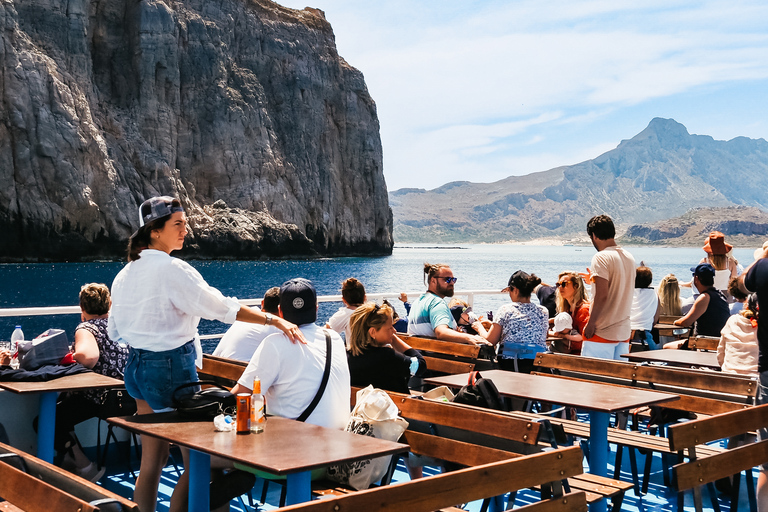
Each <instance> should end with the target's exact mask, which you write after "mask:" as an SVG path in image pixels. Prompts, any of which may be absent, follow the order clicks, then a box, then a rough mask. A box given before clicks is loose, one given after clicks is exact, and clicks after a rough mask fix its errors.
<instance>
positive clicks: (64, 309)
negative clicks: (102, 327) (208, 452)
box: [0, 290, 502, 339]
mask: <svg viewBox="0 0 768 512" xmlns="http://www.w3.org/2000/svg"><path fill="white" fill-rule="evenodd" d="M422 293H424V292H423V290H420V291H413V292H406V294H407V295H408V296H409V297H411V298H414V297H418V296H419V295H421V294H422ZM501 294H502V292H500V291H498V290H461V291H459V290H457V291H456V295H455V296H457V297H466V301H467V304H469V305H470V306H472V305H473V304H474V301H475V297H476V296H478V295H501ZM399 296H400V292H393V293H368V294H366V297H367V298H368V300H373V301H376V302H381V301H382V300H384V299H387V300H388V301H390V302H391V303H392V304H395V302H394V301H397V300H398V297H399ZM317 301H318V302H341V295H319V296H318V297H317ZM239 302H240V304H243V305H245V306H259V305H261V298H257V299H242V300H240V301H239ZM79 314H80V306H48V307H28V308H0V317H22V316H50V315H79ZM221 336H223V334H207V335H204V336H200V338H201V339H215V338H220V337H221Z"/></svg>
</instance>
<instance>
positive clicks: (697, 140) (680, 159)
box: [390, 118, 768, 243]
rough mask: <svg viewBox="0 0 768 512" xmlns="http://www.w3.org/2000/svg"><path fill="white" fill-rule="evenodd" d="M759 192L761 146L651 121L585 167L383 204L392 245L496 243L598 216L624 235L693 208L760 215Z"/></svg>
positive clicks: (416, 193) (405, 192)
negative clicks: (389, 215) (389, 213)
mask: <svg viewBox="0 0 768 512" xmlns="http://www.w3.org/2000/svg"><path fill="white" fill-rule="evenodd" d="M765 190H768V142H766V141H765V140H764V139H757V140H755V139H748V138H746V137H737V138H735V139H733V140H729V141H718V140H714V139H713V138H712V137H709V136H706V135H691V134H689V133H688V130H686V128H685V126H683V125H682V124H680V123H678V122H676V121H674V120H673V119H660V118H656V119H653V120H652V121H651V122H650V123H649V125H648V127H647V128H646V129H645V130H643V131H642V132H640V133H639V134H637V135H636V136H634V137H632V138H631V139H629V140H624V141H622V142H621V143H620V144H619V145H618V146H617V147H616V148H615V149H613V150H611V151H608V152H606V153H604V154H602V155H600V156H597V157H596V158H594V159H593V160H588V161H586V162H581V163H578V164H574V165H570V166H566V167H558V168H556V169H551V170H549V171H544V172H537V173H532V174H528V175H526V176H511V177H509V178H505V179H503V180H500V181H497V182H495V183H469V182H455V183H448V184H446V185H443V186H442V187H439V188H437V189H434V190H429V191H427V190H415V189H402V190H397V191H394V192H391V193H390V204H391V205H392V209H393V211H394V217H395V236H396V238H397V240H398V242H407V241H411V242H416V241H424V242H426V241H434V240H435V239H439V240H442V241H444V242H452V243H455V242H461V241H465V242H472V241H475V242H501V241H507V240H519V241H524V240H530V239H535V238H546V237H558V238H574V237H584V236H585V230H586V224H587V220H588V219H589V218H590V217H592V216H593V215H597V214H600V213H607V214H609V215H611V216H612V217H613V218H614V220H615V221H616V222H617V223H618V224H619V225H620V226H622V227H626V226H628V225H630V224H638V223H648V222H655V221H659V220H662V219H667V218H670V217H676V216H679V215H682V214H683V213H685V212H686V211H688V210H690V209H692V208H696V207H701V206H708V207H724V206H731V205H744V206H754V207H758V208H762V209H768V196H766V195H765ZM734 212H735V213H738V211H734ZM734 220H737V219H734ZM696 243H698V242H696Z"/></svg>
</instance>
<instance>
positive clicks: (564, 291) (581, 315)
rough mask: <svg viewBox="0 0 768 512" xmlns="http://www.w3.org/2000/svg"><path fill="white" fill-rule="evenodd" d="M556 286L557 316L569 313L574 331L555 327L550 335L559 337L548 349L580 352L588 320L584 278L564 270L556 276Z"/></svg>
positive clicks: (572, 352) (568, 352)
mask: <svg viewBox="0 0 768 512" xmlns="http://www.w3.org/2000/svg"><path fill="white" fill-rule="evenodd" d="M556 288H557V291H556V292H555V301H556V303H557V311H558V316H559V315H562V314H566V315H569V316H570V317H571V323H572V325H573V331H576V332H573V331H570V332H565V330H566V329H565V328H562V329H557V328H555V329H554V330H553V331H551V332H550V335H551V336H553V337H558V338H561V339H560V340H555V341H554V342H552V343H551V344H550V350H552V351H553V352H560V353H567V354H581V345H582V342H583V341H584V338H583V336H582V333H583V332H584V327H585V326H586V325H587V322H588V321H589V301H588V300H587V289H586V286H585V285H584V279H583V278H582V276H581V275H580V274H579V273H577V272H573V271H570V270H566V271H565V272H561V273H560V275H558V276H557V285H556ZM561 322H562V320H561ZM561 325H562V324H561Z"/></svg>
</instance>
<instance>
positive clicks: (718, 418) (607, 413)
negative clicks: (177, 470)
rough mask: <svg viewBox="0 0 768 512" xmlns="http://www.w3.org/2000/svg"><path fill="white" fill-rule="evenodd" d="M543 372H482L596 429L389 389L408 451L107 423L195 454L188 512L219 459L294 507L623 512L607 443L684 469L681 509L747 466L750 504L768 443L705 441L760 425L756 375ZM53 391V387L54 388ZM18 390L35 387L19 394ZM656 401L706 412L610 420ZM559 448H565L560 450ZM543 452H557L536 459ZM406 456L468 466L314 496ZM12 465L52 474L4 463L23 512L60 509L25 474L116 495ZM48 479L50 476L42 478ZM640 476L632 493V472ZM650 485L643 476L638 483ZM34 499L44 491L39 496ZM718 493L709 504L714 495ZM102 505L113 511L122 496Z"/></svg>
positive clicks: (272, 434)
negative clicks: (525, 497) (526, 497)
mask: <svg viewBox="0 0 768 512" xmlns="http://www.w3.org/2000/svg"><path fill="white" fill-rule="evenodd" d="M427 341H428V342H433V343H431V344H429V343H426V344H425V343H422V342H420V341H419V342H416V343H422V344H421V346H422V347H426V346H430V347H431V348H432V349H433V350H437V349H444V348H443V347H441V346H440V344H441V343H445V342H437V341H436V340H427ZM409 343H410V341H409ZM416 343H413V344H412V346H415V344H416ZM463 347H464V348H467V347H468V346H463ZM472 348H473V349H474V348H477V347H472ZM449 357H451V358H453V357H468V358H472V357H473V355H472V354H469V353H468V354H465V355H461V356H459V355H449ZM474 357H477V355H476V354H475V355H474ZM245 365H246V363H243V362H240V361H233V360H229V359H224V358H216V357H213V356H206V357H205V358H204V364H203V370H202V371H201V372H200V373H201V378H210V377H215V378H216V379H219V380H220V381H221V382H222V383H224V384H230V385H231V384H233V383H234V382H236V380H237V378H239V376H240V374H241V373H242V371H243V369H244V367H245ZM536 365H537V366H539V367H540V369H541V370H542V371H544V370H547V371H555V372H558V373H559V375H551V374H548V375H544V374H533V375H527V374H520V373H513V372H504V371H501V370H488V371H483V377H485V378H490V379H491V380H493V382H494V383H495V385H496V387H497V388H498V389H499V392H500V393H501V394H502V395H503V396H508V397H516V398H524V399H527V400H535V401H540V402H543V403H550V404H559V405H566V406H571V407H576V408H578V409H581V410H586V411H588V412H589V416H590V421H589V423H581V422H578V421H573V420H568V419H561V418H556V417H552V418H550V417H547V416H543V415H539V414H534V413H526V412H520V411H512V412H501V411H491V410H487V409H480V408H476V407H471V406H466V405H460V404H453V403H442V402H433V401H428V400H423V399H421V398H419V397H413V396H406V395H399V394H396V393H390V397H391V398H392V399H393V401H394V402H395V404H396V405H397V406H398V408H399V409H400V414H401V416H403V417H404V418H406V419H407V420H409V421H411V422H413V425H412V427H411V428H409V429H408V430H407V431H406V433H405V435H404V440H405V441H406V442H407V443H408V444H402V443H393V442H388V441H383V440H380V439H375V438H370V437H366V436H359V435H355V434H351V433H348V432H343V431H337V430H331V429H325V428H322V427H317V426H314V425H309V424H305V423H301V422H296V421H293V420H286V419H283V418H276V417H273V418H270V419H269V421H268V422H267V427H266V428H265V431H264V433H262V434H258V435H248V436H237V435H235V434H234V433H232V432H214V429H213V426H212V423H211V422H209V421H208V422H197V423H196V422H189V421H188V420H182V419H181V418H179V417H178V415H177V414H176V413H163V414H153V415H143V416H132V417H122V418H110V419H109V420H108V421H109V422H110V423H111V424H113V425H116V426H119V427H121V428H124V429H127V430H129V431H131V432H136V433H140V434H144V435H150V436H154V437H158V438H161V439H165V440H167V441H170V442H172V443H175V444H178V445H179V446H183V447H187V448H189V449H190V467H189V468H188V470H189V475H190V486H189V489H190V490H189V493H190V495H189V503H190V510H193V511H199V510H208V502H209V498H208V493H209V485H208V483H209V481H210V471H209V470H210V456H211V455H215V456H221V457H224V458H226V459H230V460H234V461H236V462H239V463H240V464H243V465H245V466H249V467H253V468H256V469H259V470H262V471H266V472H269V473H272V474H275V475H285V476H286V487H287V503H288V507H287V508H285V510H306V511H308V512H309V511H314V510H318V511H321V510H322V511H325V510H328V511H331V510H333V511H344V510H373V509H375V510H393V511H394V510H398V512H402V511H403V510H413V511H420V510H423V511H425V512H427V511H434V510H446V511H447V510H452V509H451V507H452V506H454V505H456V504H457V503H465V502H469V501H473V500H477V499H484V500H485V502H484V505H483V506H484V508H485V507H490V508H491V510H501V509H503V499H502V498H501V496H502V495H505V494H506V493H510V495H509V499H508V501H509V503H510V505H508V507H511V504H512V503H514V501H515V493H516V491H518V490H521V489H526V488H535V489H537V490H539V491H540V493H541V501H540V502H537V503H535V504H533V505H529V506H527V507H525V508H526V510H528V509H529V508H530V509H531V510H533V509H535V510H536V511H539V510H542V511H544V510H553V511H554V510H563V511H571V510H572V511H576V510H579V511H584V510H586V504H587V503H589V504H590V505H589V508H590V510H592V511H593V512H602V511H605V510H606V498H612V499H613V501H614V508H613V510H619V509H620V507H621V500H622V497H623V493H624V492H625V491H626V490H627V489H629V488H631V487H632V484H630V483H627V482H622V481H619V480H618V479H617V478H616V477H617V476H618V471H617V473H616V474H615V475H614V478H608V476H607V466H608V456H609V453H610V451H609V443H615V444H617V445H618V446H619V449H617V451H616V453H617V458H618V460H617V461H616V464H615V465H616V466H617V467H618V468H620V467H621V459H620V457H621V453H623V449H624V448H628V449H630V456H631V459H632V463H633V465H634V452H633V451H632V450H633V449H637V448H641V449H645V450H650V451H652V452H657V453H659V452H660V453H662V454H665V455H667V456H673V457H675V458H676V461H677V463H676V464H675V465H674V468H673V472H674V477H675V478H674V479H673V481H672V483H673V484H674V485H675V487H676V489H678V490H679V491H681V492H680V493H679V495H678V496H679V503H680V504H682V499H683V498H682V491H684V490H687V489H693V490H694V502H695V504H696V507H697V510H701V507H702V503H701V502H702V499H701V489H700V486H701V485H704V484H707V483H708V482H712V481H714V480H716V479H718V478H722V477H723V476H729V475H734V474H738V473H739V472H740V471H742V470H746V471H747V476H748V478H747V483H748V490H750V492H751V497H752V496H754V489H750V484H751V483H752V476H751V472H750V470H751V468H752V467H754V466H755V465H756V464H758V463H761V462H764V461H768V444H766V443H768V441H766V442H761V443H750V444H747V445H744V446H740V447H738V448H732V449H731V448H725V447H722V446H719V445H718V446H711V445H710V444H707V443H711V442H713V441H717V440H720V439H723V438H728V437H733V436H737V435H748V434H749V433H750V432H752V431H754V430H755V429H757V428H758V427H759V426H762V425H768V406H761V407H754V406H753V404H754V396H755V393H756V389H757V388H756V384H757V383H756V379H750V378H745V377H738V376H732V375H724V374H721V373H714V372H705V371H700V370H689V369H678V368H669V367H663V368H662V367H657V366H653V365H648V364H638V363H625V362H616V361H605V360H594V359H590V358H584V357H581V356H568V355H562V354H548V353H544V354H539V356H538V357H537V359H536ZM457 368H459V367H458V366H457V367H456V368H454V370H455V369H457ZM461 368H464V366H461ZM73 377H77V376H73ZM81 380H82V378H81ZM112 380H113V379H112ZM62 381H63V379H62ZM50 382H55V381H50ZM116 382H117V383H118V384H115V383H105V384H104V386H98V387H108V386H112V385H119V384H120V383H119V381H116ZM425 382H426V383H428V384H430V385H446V386H449V387H453V388H459V387H461V386H463V385H465V384H466V383H467V374H466V373H461V374H456V375H450V374H449V375H445V376H437V377H430V378H427V379H425ZM8 384H10V383H0V387H3V388H5V389H9V390H11V391H14V389H12V388H11V387H9V386H8ZM15 384H18V383H15ZM26 384H50V383H26ZM66 384H67V383H65V382H62V383H59V385H58V386H56V385H52V386H42V387H37V388H36V391H34V392H40V393H49V394H50V395H52V396H53V398H52V403H53V414H51V411H50V409H51V405H50V404H51V398H50V397H47V398H45V399H41V405H40V417H41V419H43V418H48V419H49V420H50V422H51V425H52V424H53V423H54V421H53V419H54V418H55V403H56V402H55V397H56V391H61V390H65V389H66V390H69V389H81V388H76V387H73V386H75V385H76V383H74V381H73V382H70V386H67V385H66ZM90 387H97V386H95V385H91V386H90ZM54 388H55V389H56V391H53V389H54ZM619 390H620V392H618V391H619ZM14 392H19V393H21V392H28V393H29V392H33V391H31V390H28V391H21V390H20V389H19V388H17V390H15V391H14ZM353 400H354V394H353ZM659 404H661V405H663V406H664V407H667V408H670V409H676V410H682V411H686V412H693V413H696V414H699V415H705V414H706V415H708V416H707V417H702V418H699V419H696V420H693V421H689V422H685V423H679V424H674V425H672V426H670V427H669V429H668V435H667V437H661V436H654V435H649V434H648V433H640V432H634V431H629V430H624V429H622V428H617V427H611V426H610V425H609V422H610V418H611V415H612V414H616V413H621V412H623V411H629V410H632V409H637V408H642V407H645V406H649V405H659ZM42 423H43V422H42V421H41V424H42ZM552 424H555V425H558V426H560V427H561V428H562V429H563V431H564V432H565V433H567V434H569V435H571V436H574V437H579V438H583V439H588V440H589V445H588V451H587V455H588V461H589V472H588V473H585V472H584V469H583V465H582V464H583V462H582V458H583V454H582V450H581V449H579V448H578V447H566V448H562V447H559V446H558V445H557V442H556V440H555V439H554V438H555V437H556V436H555V435H554V430H553V429H552V428H551V425H552ZM419 425H421V427H419ZM423 425H429V426H430V428H429V429H427V430H425V429H424V428H423ZM51 428H52V427H51ZM41 430H42V429H41ZM49 441H50V444H49ZM52 444H53V438H52V431H51V432H50V433H46V434H45V435H44V436H42V437H39V450H40V451H39V456H40V458H41V459H46V458H49V457H50V458H52V454H53V448H52ZM553 446H554V447H557V448H555V449H552V447H553ZM543 449H547V450H549V451H546V452H542V450H543ZM3 451H13V450H12V449H11V448H10V447H6V446H4V445H0V452H3ZM408 451H411V452H413V453H415V454H420V455H423V456H427V457H432V458H434V459H439V460H440V461H444V462H441V463H445V462H447V463H453V464H454V465H456V466H457V467H461V466H469V467H466V468H464V469H459V470H456V471H451V472H448V473H444V474H440V475H437V476H431V477H427V478H423V479H418V480H414V481H410V482H405V483H399V484H390V485H382V486H380V487H378V488H374V489H369V490H366V491H355V492H348V491H342V490H341V488H340V487H339V486H338V485H336V486H335V488H336V489H337V490H338V491H339V492H330V493H324V499H322V500H315V501H310V500H311V498H312V484H311V482H310V472H311V470H312V469H316V468H322V467H325V466H328V465H330V464H338V463H343V462H349V461H354V460H359V459H364V458H371V457H377V456H385V455H392V454H394V455H398V456H399V455H400V454H404V453H405V452H408ZM15 457H17V458H18V457H21V458H24V459H25V460H26V461H29V462H27V464H28V465H34V467H36V468H37V467H42V468H45V472H40V471H38V472H37V473H34V472H28V473H29V474H27V475H26V476H20V475H19V474H17V473H21V472H19V471H18V468H14V467H11V466H10V465H9V464H7V462H8V461H6V460H4V459H3V458H2V455H0V471H2V473H0V497H3V498H5V499H7V500H9V501H11V502H12V503H13V502H14V500H15V501H18V503H16V504H17V506H19V507H20V508H21V509H22V510H27V511H28V512H35V511H36V510H52V509H51V508H49V507H47V506H43V505H44V504H43V503H42V502H40V503H39V504H36V503H37V501H35V500H34V499H31V501H30V499H29V497H28V496H27V497H25V496H19V495H18V494H19V493H14V492H13V491H12V490H11V489H10V486H9V485H8V484H7V483H6V482H8V481H12V482H17V484H16V485H19V484H18V482H22V484H21V485H29V486H32V487H34V486H37V485H39V483H38V482H28V481H27V479H28V478H31V477H30V476H29V475H33V477H34V478H37V479H38V480H40V479H42V480H43V482H42V483H43V484H45V485H47V486H48V487H52V488H53V489H54V490H53V491H51V490H50V489H46V491H45V492H46V493H48V494H45V495H46V496H48V495H52V494H51V493H53V494H56V492H57V490H58V491H60V492H63V493H65V494H67V495H71V496H72V497H74V501H72V500H71V499H70V497H66V500H69V501H66V500H65V501H66V503H65V502H62V505H61V507H56V508H55V509H56V510H63V511H68V510H72V511H73V512H74V511H75V510H83V511H85V510H112V509H109V508H101V506H100V505H99V504H98V503H96V504H95V505H94V504H92V503H91V502H93V501H94V500H96V499H110V500H114V499H115V498H114V497H112V496H111V493H109V492H105V493H102V494H103V496H102V497H101V498H97V497H93V496H94V495H93V492H94V488H95V489H96V490H99V489H101V488H100V487H98V486H95V485H93V484H90V483H89V482H86V481H84V480H82V479H80V478H78V477H76V476H74V475H71V474H69V473H66V472H64V471H62V470H59V469H58V468H55V467H54V466H52V465H50V464H48V463H47V462H45V461H41V460H39V459H37V458H35V457H32V456H31V455H26V454H22V453H17V455H16V456H15ZM395 458H396V457H395ZM648 460H650V457H648V458H647V461H648ZM4 462H5V463H4ZM12 470H13V471H12ZM5 474H9V475H11V476H9V477H8V478H9V479H8V480H7V479H6V478H4V477H3V475H5ZM51 474H54V475H55V476H54V477H51V476H47V475H51ZM634 478H635V486H637V485H638V483H637V476H636V471H635V476H634ZM386 481H387V478H385V483H386ZM647 483H648V475H647V474H646V478H645V482H644V486H647ZM86 484H87V485H86ZM710 485H711V484H710ZM83 486H84V488H86V489H88V491H87V492H84V491H82V490H81V487H83ZM332 487H333V486H332ZM73 489H76V490H77V492H74V491H73ZM22 494H25V493H22ZM40 495H41V496H42V495H43V494H42V491H41V494H40ZM710 495H711V496H714V490H713V489H711V490H710ZM51 499H53V498H51ZM57 499H58V498H57ZM62 499H64V498H62ZM752 499H753V498H752ZM78 500H79V501H78ZM120 500H122V501H120V502H119V505H117V506H119V507H120V508H118V509H117V510H135V508H131V507H135V504H132V503H131V502H129V501H128V500H125V499H124V498H121V499H120ZM81 502H85V504H83V503H81ZM89 503H90V504H89ZM103 503H105V504H106V505H108V506H112V507H114V506H116V505H115V502H114V501H110V502H109V504H107V502H103ZM713 503H716V502H713ZM38 505H39V506H38ZM70 507H71V508H70ZM89 507H90V508H89ZM113 509H114V508H113ZM0 510H2V508H0Z"/></svg>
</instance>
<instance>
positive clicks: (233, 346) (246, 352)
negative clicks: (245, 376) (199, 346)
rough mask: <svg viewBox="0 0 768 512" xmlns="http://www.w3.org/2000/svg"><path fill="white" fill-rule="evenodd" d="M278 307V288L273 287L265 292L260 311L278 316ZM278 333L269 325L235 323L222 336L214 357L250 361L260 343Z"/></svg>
mask: <svg viewBox="0 0 768 512" xmlns="http://www.w3.org/2000/svg"><path fill="white" fill-rule="evenodd" d="M279 305H280V288H279V287H277V286H274V287H272V288H270V289H269V290H267V293H265V294H264V298H263V299H261V311H263V312H264V313H269V314H270V315H274V316H278V315H277V309H278V306H279ZM276 332H280V331H278V330H277V329H276V328H275V327H273V326H271V325H259V324H252V323H248V322H239V321H238V322H235V323H233V324H232V326H231V327H230V328H229V329H227V332H225V333H224V336H222V337H221V340H219V344H218V345H216V349H215V350H214V351H213V355H214V356H218V357H228V358H229V359H237V360H238V361H250V360H251V356H252V355H253V353H254V352H256V349H257V348H259V345H261V342H262V341H263V340H264V338H266V337H267V336H269V335H270V334H274V333H276Z"/></svg>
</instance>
